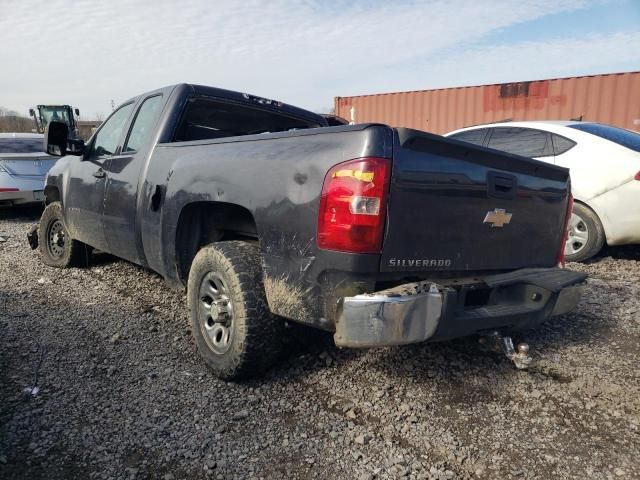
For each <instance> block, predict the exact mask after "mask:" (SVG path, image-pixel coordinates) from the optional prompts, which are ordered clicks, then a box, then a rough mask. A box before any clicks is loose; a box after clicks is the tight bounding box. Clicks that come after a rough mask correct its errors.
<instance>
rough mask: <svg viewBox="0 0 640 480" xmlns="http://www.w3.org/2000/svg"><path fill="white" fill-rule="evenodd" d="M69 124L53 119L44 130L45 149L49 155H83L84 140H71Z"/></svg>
mask: <svg viewBox="0 0 640 480" xmlns="http://www.w3.org/2000/svg"><path fill="white" fill-rule="evenodd" d="M68 137H69V126H68V125H67V124H66V123H64V122H56V121H51V122H49V123H48V124H47V128H46V129H45V131H44V151H45V152H47V153H48V154H49V155H54V156H56V157H64V156H65V155H67V154H68V155H82V154H83V153H84V150H85V148H84V141H83V140H70V139H69V138H68Z"/></svg>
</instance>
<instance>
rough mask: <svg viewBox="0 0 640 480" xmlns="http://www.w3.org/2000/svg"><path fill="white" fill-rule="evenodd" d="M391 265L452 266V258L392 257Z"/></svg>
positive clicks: (417, 266) (418, 266)
mask: <svg viewBox="0 0 640 480" xmlns="http://www.w3.org/2000/svg"><path fill="white" fill-rule="evenodd" d="M389 266H390V267H416V268H420V267H450V266H451V260H450V259H448V258H440V259H436V258H390V259H389Z"/></svg>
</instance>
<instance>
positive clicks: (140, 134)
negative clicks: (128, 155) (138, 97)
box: [122, 95, 162, 152]
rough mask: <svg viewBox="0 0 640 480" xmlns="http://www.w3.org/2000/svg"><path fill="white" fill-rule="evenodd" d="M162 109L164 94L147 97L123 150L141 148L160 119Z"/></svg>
mask: <svg viewBox="0 0 640 480" xmlns="http://www.w3.org/2000/svg"><path fill="white" fill-rule="evenodd" d="M161 109H162V95H156V96H155V97H150V98H147V99H146V100H145V101H144V102H142V105H141V106H140V109H139V110H138V113H137V114H136V119H135V120H134V121H133V126H132V127H131V130H130V131H129V138H128V139H127V142H126V144H125V147H124V149H123V150H122V151H123V152H134V151H137V150H140V148H141V147H142V146H143V145H144V142H145V141H146V140H147V139H148V138H149V135H151V132H152V131H153V128H154V127H155V125H156V121H157V120H158V115H159V114H160V110H161Z"/></svg>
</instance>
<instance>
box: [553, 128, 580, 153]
mask: <svg viewBox="0 0 640 480" xmlns="http://www.w3.org/2000/svg"><path fill="white" fill-rule="evenodd" d="M551 137H552V138H553V150H554V152H555V154H556V155H562V154H563V153H564V152H567V151H569V150H571V149H572V148H573V147H575V146H576V142H574V141H573V140H569V139H568V138H565V137H561V136H560V135H556V134H555V133H552V134H551Z"/></svg>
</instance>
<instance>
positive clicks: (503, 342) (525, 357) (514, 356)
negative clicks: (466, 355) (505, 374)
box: [479, 332, 533, 370]
mask: <svg viewBox="0 0 640 480" xmlns="http://www.w3.org/2000/svg"><path fill="white" fill-rule="evenodd" d="M479 341H480V344H481V345H487V346H488V347H489V348H491V350H494V351H500V352H502V353H504V355H505V356H506V357H507V358H508V359H509V360H511V361H512V362H513V364H514V365H515V366H516V368H517V369H518V370H526V369H527V368H529V365H530V364H531V361H532V360H533V359H532V358H531V356H530V355H529V345H528V344H527V343H519V344H518V345H517V347H515V348H514V346H513V339H512V338H511V337H509V336H505V335H502V334H500V333H499V332H492V333H490V334H487V335H483V336H482V337H480V339H479Z"/></svg>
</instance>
